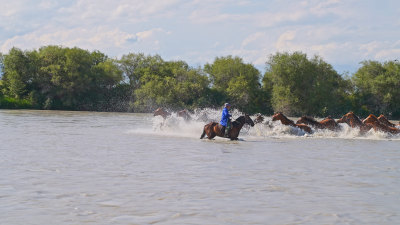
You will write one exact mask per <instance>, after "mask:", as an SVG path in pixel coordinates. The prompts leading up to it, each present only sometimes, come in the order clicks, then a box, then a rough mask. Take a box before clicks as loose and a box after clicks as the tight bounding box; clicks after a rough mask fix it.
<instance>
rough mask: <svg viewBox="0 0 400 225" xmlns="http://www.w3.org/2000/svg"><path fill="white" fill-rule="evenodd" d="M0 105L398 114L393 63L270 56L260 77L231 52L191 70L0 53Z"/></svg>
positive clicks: (155, 63) (397, 72)
mask: <svg viewBox="0 0 400 225" xmlns="http://www.w3.org/2000/svg"><path fill="white" fill-rule="evenodd" d="M0 73H1V80H0V108H34V109H56V110H90V111H121V112H150V111H152V110H154V109H155V108H157V107H167V108H170V109H172V110H179V109H183V108H187V109H195V108H206V107H221V106H222V105H223V103H224V102H230V103H231V104H232V105H233V107H235V108H237V109H239V110H240V111H242V112H246V113H251V114H253V113H262V114H266V115H268V114H272V113H273V112H277V111H280V112H283V113H285V114H287V115H292V116H300V115H310V116H318V117H325V116H328V115H331V116H339V115H343V114H345V113H346V112H348V111H353V112H355V113H357V114H359V115H362V116H365V115H367V114H369V113H373V114H381V113H383V114H385V115H387V116H389V117H391V118H400V98H399V96H400V63H399V62H398V61H397V60H394V61H387V62H384V63H381V62H378V61H371V60H369V61H363V62H361V67H360V68H359V69H358V70H357V72H355V73H354V74H352V75H351V76H349V75H343V74H339V73H338V72H337V71H335V70H334V69H333V67H332V65H330V64H329V63H327V62H325V61H324V60H323V59H322V58H321V57H319V56H313V57H311V58H309V57H308V56H307V55H306V54H305V53H302V52H294V53H288V52H283V53H280V52H278V53H276V54H273V55H270V56H269V58H268V60H267V61H266V72H265V73H264V74H263V75H262V74H261V72H260V71H259V70H258V69H256V68H255V67H254V66H253V65H252V64H250V63H245V62H244V61H243V59H242V58H240V57H237V56H223V57H216V58H215V59H214V61H213V62H212V63H207V64H205V65H204V66H202V67H198V68H193V67H191V66H189V65H188V64H187V63H186V62H185V61H181V60H178V61H165V60H163V59H162V58H161V56H159V55H145V54H142V53H129V54H126V55H123V56H122V57H120V58H118V59H112V58H109V57H108V56H107V55H105V54H104V53H102V52H99V51H88V50H84V49H80V48H77V47H75V48H67V47H61V46H44V47H41V48H39V49H38V50H25V51H23V50H21V49H18V48H12V49H11V50H9V52H8V53H7V54H0Z"/></svg>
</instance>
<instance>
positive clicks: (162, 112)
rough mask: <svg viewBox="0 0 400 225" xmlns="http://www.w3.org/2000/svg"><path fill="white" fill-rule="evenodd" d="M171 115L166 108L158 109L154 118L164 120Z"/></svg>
mask: <svg viewBox="0 0 400 225" xmlns="http://www.w3.org/2000/svg"><path fill="white" fill-rule="evenodd" d="M170 115H171V113H169V112H168V111H167V110H165V109H164V108H162V107H161V108H158V109H156V110H155V111H154V113H153V116H162V118H164V119H166V118H167V117H168V116H170Z"/></svg>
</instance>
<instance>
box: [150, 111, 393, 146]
mask: <svg viewBox="0 0 400 225" xmlns="http://www.w3.org/2000/svg"><path fill="white" fill-rule="evenodd" d="M153 115H154V116H162V117H163V118H164V119H166V118H167V117H169V116H171V113H170V112H168V111H167V110H165V109H164V108H158V109H157V110H155V111H154V113H153ZM177 116H178V117H182V118H183V119H184V120H185V121H189V120H191V119H192V118H191V116H190V113H189V111H188V110H186V109H184V110H181V111H179V112H177ZM278 120H279V121H280V122H281V123H282V124H283V125H287V126H292V127H297V128H300V129H301V130H303V131H304V132H307V133H309V134H311V133H312V132H313V129H328V130H331V131H339V130H341V128H342V127H341V126H340V125H339V123H346V124H347V125H349V127H351V128H358V129H359V130H360V133H361V134H365V133H366V132H368V131H370V130H371V129H373V130H374V131H380V132H386V133H391V134H399V133H400V129H398V128H397V127H396V125H395V124H393V123H391V122H390V121H389V120H388V119H387V118H386V117H385V116H384V115H380V116H379V117H376V116H375V115H373V114H370V115H369V116H368V117H367V118H365V119H364V120H361V119H360V118H359V117H358V116H356V115H355V114H354V113H353V112H349V113H346V114H345V115H343V116H342V118H340V119H338V120H334V119H333V118H331V117H327V118H325V119H323V120H321V121H317V120H315V119H314V118H313V117H310V116H302V117H300V119H299V120H297V121H296V123H295V122H294V121H293V120H291V119H289V118H288V117H286V116H285V115H284V114H283V113H281V112H279V113H275V114H274V115H273V116H272V121H278ZM264 121H265V118H264V116H263V115H260V114H258V115H257V116H256V118H255V119H254V121H253V120H252V119H251V118H250V116H249V115H247V114H245V115H244V116H240V117H238V118H237V119H236V120H235V121H233V122H232V126H231V129H230V130H229V133H228V138H229V139H231V140H237V139H238V136H239V133H240V130H241V129H242V127H243V126H244V125H245V124H248V125H250V126H254V125H255V124H257V123H260V124H262V123H264ZM399 126H400V123H399ZM312 128H313V129H312ZM206 135H207V138H208V139H213V138H214V137H215V136H219V137H224V134H223V133H222V132H221V125H220V124H219V123H217V122H209V123H207V124H206V125H205V126H204V128H203V133H202V134H201V136H200V139H202V138H204V137H205V136H206Z"/></svg>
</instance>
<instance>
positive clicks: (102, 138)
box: [0, 110, 400, 225]
mask: <svg viewBox="0 0 400 225" xmlns="http://www.w3.org/2000/svg"><path fill="white" fill-rule="evenodd" d="M202 113H203V114H204V112H202ZM207 113H208V117H209V118H211V119H217V118H218V116H219V112H217V111H212V110H209V111H207ZM236 114H239V113H238V112H236ZM196 115H198V114H196ZM194 117H195V116H194ZM204 124H205V123H204V122H201V121H196V120H194V121H190V122H185V121H183V120H182V118H178V117H174V116H172V117H171V118H169V119H167V120H166V121H164V120H163V119H162V118H161V117H159V116H158V117H153V116H152V115H150V114H133V113H99V112H68V111H34V110H0V178H1V179H0V215H1V216H0V224H1V225H9V224H10V225H19V224H21V225H29V224H32V225H36V224H37V225H42V224H58V225H59V224H65V225H67V224H68V225H74V224H76V225H78V224H79V225H85V224H96V225H97V224H105V225H106V224H140V225H142V224H229V225H230V224H400V136H392V135H387V134H382V133H376V132H370V133H368V134H366V135H359V133H358V132H357V131H355V130H354V129H351V128H349V127H347V126H345V125H342V126H343V129H342V131H340V132H327V131H318V132H315V133H314V134H312V135H307V134H304V133H302V131H299V130H296V129H294V128H289V127H286V126H282V125H279V124H277V123H268V125H266V124H264V125H263V124H257V125H256V126H255V127H251V128H250V127H245V128H244V129H243V132H242V133H241V134H240V136H239V138H240V140H239V141H229V140H226V139H222V138H216V139H215V140H200V139H199V137H200V134H201V132H202V127H203V125H204ZM271 124H272V125H273V127H271Z"/></svg>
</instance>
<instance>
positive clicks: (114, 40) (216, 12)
mask: <svg viewBox="0 0 400 225" xmlns="http://www.w3.org/2000/svg"><path fill="white" fill-rule="evenodd" d="M0 5H1V7H0V51H1V52H2V53H7V52H8V51H9V49H10V48H12V47H18V48H21V49H23V50H25V49H28V50H32V49H37V48H39V47H41V46H44V45H62V46H66V47H75V46H77V47H80V48H83V49H88V50H99V51H101V52H104V53H105V54H107V55H108V56H110V57H120V56H122V55H123V54H127V53H130V52H133V53H139V52H143V53H145V54H151V55H154V54H159V55H161V57H162V58H163V59H165V60H184V61H186V62H188V63H189V64H190V65H192V66H194V67H197V66H203V65H204V64H205V63H212V62H213V60H214V59H215V57H217V56H227V55H234V56H239V57H241V58H243V60H244V61H245V62H247V63H252V64H253V65H255V66H256V67H257V68H259V69H260V70H261V71H262V70H263V68H264V67H265V62H266V61H267V59H268V57H269V56H270V55H271V54H275V53H276V52H278V51H280V52H282V51H288V52H293V51H302V52H304V53H307V55H308V56H309V57H312V56H313V55H314V54H317V55H319V56H321V57H322V58H323V59H324V60H325V61H326V62H328V63H330V64H332V65H333V66H334V68H335V69H336V70H337V71H338V72H340V73H342V72H344V71H349V72H351V73H352V72H354V71H355V70H356V69H357V68H358V67H359V66H360V65H359V63H360V62H361V61H363V60H378V61H382V62H383V61H386V60H395V59H399V58H400V1H398V0H381V1H377V0H376V1H375V0H374V1H373V0H346V1H345V0H319V1H317V0H304V1H301V0H300V1H289V0H282V1H277V0H263V1H262V0H253V1H250V0H235V1H234V0H215V1H214V0H143V1H142V0H113V1H109V0H40V1H30V0H13V1H9V0H7V1H6V0H0Z"/></svg>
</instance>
